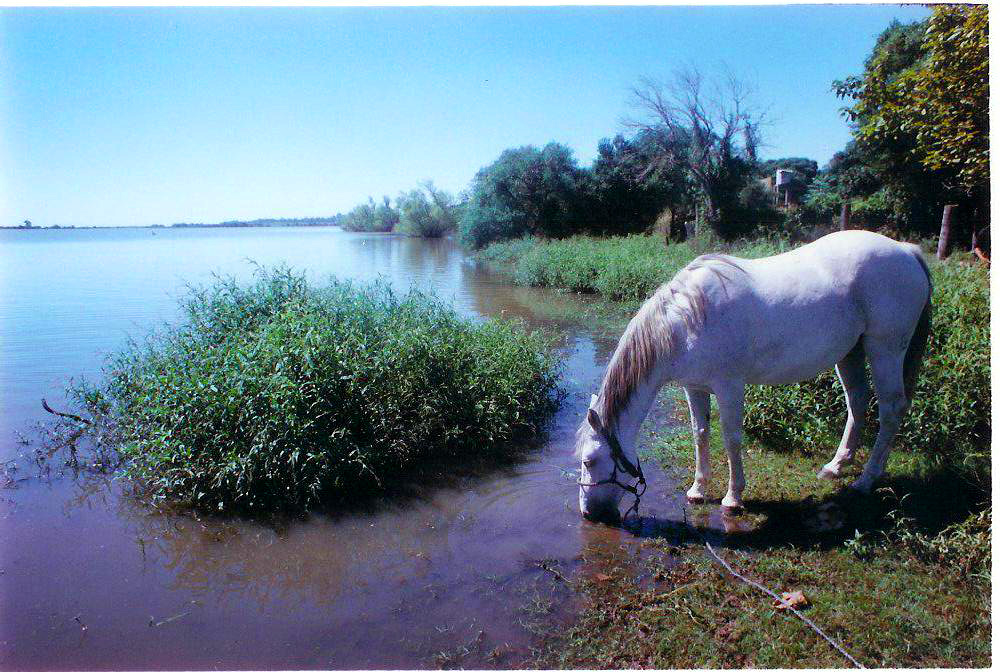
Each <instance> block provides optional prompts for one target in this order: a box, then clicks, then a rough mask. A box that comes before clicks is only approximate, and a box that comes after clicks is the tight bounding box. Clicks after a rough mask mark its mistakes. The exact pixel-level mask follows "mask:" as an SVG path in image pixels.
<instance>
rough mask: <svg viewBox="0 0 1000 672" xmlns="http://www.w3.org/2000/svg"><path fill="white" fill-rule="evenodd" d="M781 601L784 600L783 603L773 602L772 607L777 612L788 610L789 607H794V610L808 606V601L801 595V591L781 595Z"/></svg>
mask: <svg viewBox="0 0 1000 672" xmlns="http://www.w3.org/2000/svg"><path fill="white" fill-rule="evenodd" d="M781 599H782V600H784V602H782V601H780V600H775V601H774V607H775V608H776V609H777V610H778V611H781V610H783V609H788V608H789V607H795V608H796V609H804V608H806V607H808V606H809V600H808V599H807V598H806V596H805V595H803V594H802V591H801V590H796V591H795V592H792V593H782V594H781Z"/></svg>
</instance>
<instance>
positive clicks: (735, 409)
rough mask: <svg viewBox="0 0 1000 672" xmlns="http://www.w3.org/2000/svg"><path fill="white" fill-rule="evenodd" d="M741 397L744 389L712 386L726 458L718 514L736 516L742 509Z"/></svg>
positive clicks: (741, 385) (737, 385)
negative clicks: (726, 483)
mask: <svg viewBox="0 0 1000 672" xmlns="http://www.w3.org/2000/svg"><path fill="white" fill-rule="evenodd" d="M743 396H744V385H743V383H742V381H741V382H739V383H735V382H734V383H727V384H726V385H724V386H716V388H715V398H716V399H717V400H718V402H719V419H720V420H721V421H722V439H723V442H724V443H725V446H726V456H727V457H728V458H729V490H728V491H727V492H726V496H725V497H723V498H722V510H723V512H728V513H737V512H740V511H742V509H743V489H744V488H745V487H746V478H745V477H744V474H743Z"/></svg>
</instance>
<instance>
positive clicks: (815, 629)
mask: <svg viewBox="0 0 1000 672" xmlns="http://www.w3.org/2000/svg"><path fill="white" fill-rule="evenodd" d="M704 541H705V548H707V549H708V552H709V553H711V554H712V557H714V558H715V559H716V560H718V561H719V563H720V564H721V565H722V566H723V567H725V568H726V570H727V571H728V572H729V573H730V574H732V575H733V576H735V577H736V578H737V579H739V580H740V581H742V582H743V583H745V584H747V585H750V586H753V587H754V588H756V589H757V590H760V591H763V592H765V593H767V594H768V595H770V596H771V597H773V598H774V599H776V600H777V601H778V602H780V603H781V604H783V605H785V606H786V607H787V608H788V610H789V611H791V612H792V613H793V614H795V615H796V616H798V617H799V618H800V619H802V622H803V623H805V624H806V625H808V626H809V627H810V628H812V629H813V632H815V633H816V634H817V635H819V636H820V637H822V638H823V639H825V640H826V641H827V642H829V644H830V646H832V647H833V648H835V649H836V650H837V651H839V652H840V654H841V655H843V656H844V657H845V658H847V659H848V660H849V661H851V663H853V664H854V667H857V668H858V669H862V670H863V669H865V666H864V665H862V664H861V663H859V662H858V661H857V660H855V659H854V656H852V655H851V654H849V653H848V652H847V651H845V650H844V648H843V647H842V646H841V645H840V644H838V643H837V642H835V641H834V640H833V638H832V637H830V636H829V635H827V634H826V633H825V632H823V631H822V630H820V628H819V626H818V625H816V624H815V623H813V622H812V621H811V620H809V619H808V618H807V617H805V616H803V615H802V613H801V612H800V611H799V610H798V609H796V608H795V607H793V606H792V605H791V604H789V603H788V601H787V600H785V599H783V598H781V597H780V596H779V595H778V594H777V593H775V592H774V591H772V590H771V589H769V588H767V587H766V586H762V585H760V584H759V583H757V582H756V581H754V580H752V579H748V578H746V577H745V576H743V575H742V574H740V573H739V572H737V571H736V570H735V569H733V568H732V567H731V566H730V565H729V563H728V562H726V561H725V560H723V559H722V557H721V556H720V555H719V554H718V553H716V552H715V549H714V548H712V545H711V544H710V543H708V540H707V539H706V540H704Z"/></svg>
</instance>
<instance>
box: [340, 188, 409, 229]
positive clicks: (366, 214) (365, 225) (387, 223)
mask: <svg viewBox="0 0 1000 672" xmlns="http://www.w3.org/2000/svg"><path fill="white" fill-rule="evenodd" d="M398 223H399V212H397V211H396V210H393V208H392V206H391V205H390V204H389V197H388V196H383V197H382V203H380V204H379V205H375V199H373V198H371V197H369V198H368V202H367V203H361V204H360V205H357V206H355V207H354V208H353V209H352V210H351V211H350V212H348V213H347V214H346V215H344V220H343V224H342V226H343V227H344V229H345V230H347V231H360V232H367V233H372V232H374V233H389V232H390V231H392V230H393V229H394V228H396V225H397V224H398Z"/></svg>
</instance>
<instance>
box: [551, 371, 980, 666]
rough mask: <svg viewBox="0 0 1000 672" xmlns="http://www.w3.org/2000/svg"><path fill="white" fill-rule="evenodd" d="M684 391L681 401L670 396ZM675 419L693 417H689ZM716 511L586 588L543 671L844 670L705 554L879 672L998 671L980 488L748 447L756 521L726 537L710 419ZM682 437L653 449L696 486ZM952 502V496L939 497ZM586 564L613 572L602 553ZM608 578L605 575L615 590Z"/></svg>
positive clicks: (901, 467)
mask: <svg viewBox="0 0 1000 672" xmlns="http://www.w3.org/2000/svg"><path fill="white" fill-rule="evenodd" d="M676 392H677V391H676V390H675V391H674V393H676ZM679 410H681V411H684V412H686V408H684V407H683V405H681V406H679ZM712 432H713V435H712V465H713V473H714V476H713V489H714V492H713V494H714V495H715V498H716V502H715V503H713V504H706V505H699V506H694V507H689V510H688V512H687V514H686V517H685V518H686V521H687V522H686V523H685V524H681V523H677V524H675V525H674V526H673V527H672V528H668V531H667V532H666V533H665V536H664V538H658V539H645V540H643V541H642V547H643V552H641V553H639V554H632V555H620V556H616V557H615V559H614V560H613V566H612V568H611V569H607V568H605V569H601V570H600V572H598V573H597V576H598V578H597V579H595V578H588V577H593V576H594V575H595V572H594V570H593V569H592V570H591V571H589V572H586V571H585V572H582V573H581V574H580V575H578V576H577V577H575V586H576V589H577V590H578V592H579V593H580V594H581V596H582V597H583V598H584V600H585V601H584V606H583V608H582V610H581V613H580V615H579V617H578V618H577V620H576V621H575V624H574V625H573V627H572V628H570V629H568V630H561V631H550V632H549V633H547V636H546V637H545V639H544V641H543V645H542V646H541V647H540V649H539V651H538V655H537V656H536V658H535V659H534V661H533V663H534V664H535V665H537V666H539V667H560V668H622V667H655V668H706V667H707V668H715V667H756V668H774V667H820V668H823V667H845V666H847V661H846V660H845V659H844V658H843V657H841V656H840V654H838V653H837V652H836V651H835V650H834V649H833V648H832V647H830V645H829V644H828V643H826V642H825V641H823V640H822V639H820V638H819V637H818V636H817V635H815V634H814V633H813V632H812V631H811V630H809V629H808V628H806V627H805V626H804V625H803V624H802V623H801V622H799V621H798V620H797V619H796V618H794V616H791V615H789V614H783V613H780V612H778V611H776V610H775V609H774V608H773V607H772V605H771V600H770V598H768V597H767V596H766V595H764V594H762V593H760V592H759V591H756V590H755V589H752V588H750V587H748V586H747V585H745V584H743V583H741V582H738V581H736V580H733V579H732V578H731V577H730V576H729V575H728V573H726V572H725V570H723V569H722V568H721V566H720V565H718V564H717V563H715V562H714V561H713V560H712V559H711V557H710V556H709V555H708V554H707V552H706V551H705V549H704V546H703V545H702V542H701V539H702V535H707V536H708V537H709V538H711V539H712V540H713V545H715V547H716V548H717V550H718V551H719V552H720V554H722V555H723V557H725V558H726V559H727V561H728V562H729V563H730V564H732V565H733V566H734V568H735V569H736V570H737V571H739V572H741V573H743V574H744V575H745V576H748V577H749V578H752V579H754V580H756V581H759V582H761V583H763V584H764V585H766V586H768V587H770V588H771V589H772V590H776V591H778V592H783V591H794V590H801V591H803V593H804V594H805V595H806V596H807V598H808V599H809V600H810V602H811V604H812V606H811V607H810V608H809V609H808V611H807V612H806V613H807V615H808V616H809V617H810V618H812V619H813V620H814V621H816V622H817V623H818V624H819V625H820V627H822V628H823V629H824V631H825V632H827V634H829V635H831V636H833V637H834V638H835V639H836V640H837V641H838V642H840V643H841V644H842V645H843V646H844V647H845V648H846V649H847V650H848V651H849V652H850V653H851V654H852V655H853V656H855V657H856V658H858V659H859V660H860V661H861V662H862V664H864V665H866V666H870V667H986V666H988V665H989V664H990V651H991V642H990V635H991V626H990V619H991V614H990V576H989V563H990V525H991V521H992V517H991V515H990V511H989V510H988V509H987V510H985V511H983V510H980V509H978V508H977V507H979V506H981V505H982V502H981V501H980V500H978V499H977V496H976V494H975V492H974V491H969V490H968V489H964V490H963V489H961V488H959V489H958V490H957V491H956V488H955V486H954V482H953V481H949V480H948V478H947V477H946V476H944V475H943V474H941V473H928V471H927V464H926V463H925V462H924V461H923V460H921V459H919V456H917V457H914V456H905V455H904V456H902V457H897V458H895V459H893V460H892V461H891V462H890V466H889V471H890V477H889V478H888V479H886V481H885V482H883V483H881V488H880V489H879V490H878V491H877V492H876V493H874V494H873V495H871V496H861V495H855V494H847V493H844V492H843V491H841V490H840V488H839V486H837V485H834V484H831V483H830V482H829V481H821V480H818V479H816V477H815V472H816V470H817V469H818V468H819V467H820V466H821V465H822V464H823V462H824V461H825V460H823V459H822V456H821V455H819V454H816V455H810V454H807V453H803V452H800V451H781V452H776V451H773V450H768V449H766V448H765V447H764V446H762V445H760V444H759V443H756V442H751V445H750V446H749V451H748V455H747V458H746V460H745V462H746V467H747V474H748V487H747V491H746V493H745V497H746V503H747V514H746V515H744V516H741V517H739V518H737V519H729V520H728V521H724V522H728V523H729V524H730V525H732V528H731V529H730V531H729V532H728V533H726V534H720V533H719V532H717V531H713V530H710V529H708V528H707V527H706V525H707V523H708V520H709V518H710V515H711V514H712V513H713V510H714V508H715V507H716V504H717V500H718V497H719V496H721V494H722V493H723V492H724V489H725V487H726V477H727V472H726V462H725V458H724V451H723V450H722V446H721V439H720V433H719V425H718V418H717V416H716V417H713V420H712ZM691 445H692V439H691V436H690V433H689V432H688V431H686V430H678V431H677V432H676V433H674V434H672V435H670V436H668V437H666V438H665V439H663V440H662V441H659V442H657V443H656V444H655V445H654V446H652V447H651V451H650V452H651V453H652V454H653V455H654V456H655V457H656V458H658V459H659V460H661V461H662V462H663V464H664V465H665V466H666V467H667V468H669V469H673V470H674V471H675V472H676V474H677V476H678V478H679V479H680V481H681V486H682V487H685V488H686V487H687V484H688V483H689V481H690V479H691V477H692V475H693V460H692V457H691V453H692V448H691ZM945 487H948V488H949V492H950V494H949V497H948V498H942V497H941V496H940V493H941V491H942V488H945ZM585 559H586V560H587V561H588V564H589V565H591V566H592V567H593V566H601V565H602V563H607V560H606V559H602V558H600V557H587V558H585ZM609 577H610V578H609Z"/></svg>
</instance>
